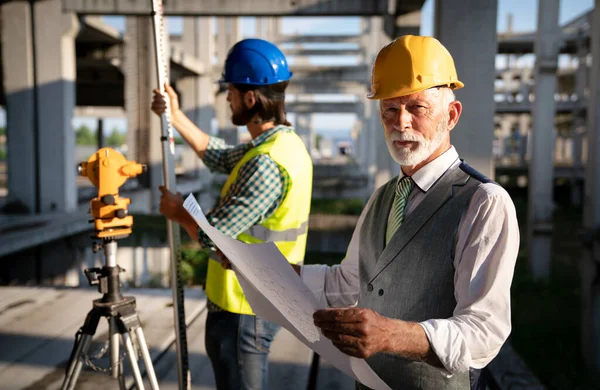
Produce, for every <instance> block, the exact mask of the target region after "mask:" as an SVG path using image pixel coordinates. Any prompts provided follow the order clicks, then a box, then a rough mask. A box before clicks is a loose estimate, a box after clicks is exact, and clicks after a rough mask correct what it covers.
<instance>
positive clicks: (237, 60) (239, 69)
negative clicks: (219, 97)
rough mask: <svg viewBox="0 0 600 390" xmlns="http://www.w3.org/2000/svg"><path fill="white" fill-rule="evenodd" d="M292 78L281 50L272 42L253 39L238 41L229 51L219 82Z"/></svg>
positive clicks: (253, 82) (263, 82) (255, 82)
mask: <svg viewBox="0 0 600 390" xmlns="http://www.w3.org/2000/svg"><path fill="white" fill-rule="evenodd" d="M291 77H292V72H290V70H289V68H288V64H287V60H286V59H285V56H284V55H283V53H282V52H281V50H279V49H278V48H277V46H275V45H274V44H272V43H271V42H268V41H265V40H262V39H254V38H252V39H244V40H242V41H239V42H238V43H236V44H235V45H233V47H232V48H231V50H229V54H227V59H226V60H225V71H224V72H223V77H222V78H221V80H219V82H221V83H231V84H249V85H269V84H276V83H279V82H282V81H287V80H289V79H290V78H291Z"/></svg>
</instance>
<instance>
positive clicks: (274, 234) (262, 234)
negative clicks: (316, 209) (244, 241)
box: [244, 221, 308, 242]
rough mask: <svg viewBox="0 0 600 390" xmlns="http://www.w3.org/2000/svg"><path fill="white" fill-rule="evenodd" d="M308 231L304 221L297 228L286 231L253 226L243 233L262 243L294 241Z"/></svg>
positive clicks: (306, 223)
mask: <svg viewBox="0 0 600 390" xmlns="http://www.w3.org/2000/svg"><path fill="white" fill-rule="evenodd" d="M307 230H308V221H305V222H303V223H302V225H300V227H299V228H291V229H287V230H269V229H267V228H266V227H264V226H262V225H254V226H252V227H251V228H250V229H248V230H246V231H245V232H244V233H245V234H248V235H249V236H252V237H254V238H257V239H259V240H261V241H264V242H277V241H296V239H297V238H298V237H300V236H301V235H303V234H306V231H307Z"/></svg>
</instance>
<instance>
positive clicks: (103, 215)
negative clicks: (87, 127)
mask: <svg viewBox="0 0 600 390" xmlns="http://www.w3.org/2000/svg"><path fill="white" fill-rule="evenodd" d="M78 169H79V174H80V175H81V176H86V177H87V178H88V179H90V181H91V182H92V184H93V185H94V186H96V187H98V197H96V198H94V199H92V201H91V208H90V212H91V214H92V216H93V217H94V228H95V230H96V236H97V237H98V238H109V237H113V238H115V239H118V238H121V236H127V235H129V234H130V233H131V226H132V225H133V217H132V216H130V215H129V212H128V208H127V207H128V206H129V204H130V202H131V201H130V200H129V199H128V198H123V197H120V196H119V187H121V186H122V185H123V184H125V181H127V179H129V178H133V177H136V176H137V175H139V174H141V173H142V172H144V171H145V170H146V166H145V165H142V164H138V163H136V162H133V161H127V160H126V159H125V157H124V156H123V155H122V154H121V153H119V152H117V151H115V150H113V149H111V148H102V149H100V150H98V151H97V152H96V153H94V154H93V155H92V156H91V157H90V159H89V160H88V161H87V162H83V163H81V164H79V168H78Z"/></svg>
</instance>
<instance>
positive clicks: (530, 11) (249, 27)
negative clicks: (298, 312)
mask: <svg viewBox="0 0 600 390" xmlns="http://www.w3.org/2000/svg"><path fill="white" fill-rule="evenodd" d="M538 1H543V0H498V18H497V31H498V32H505V31H506V29H507V21H508V15H509V14H512V18H513V31H514V32H530V31H535V30H536V23H537V12H538ZM593 3H594V0H562V1H560V14H559V23H561V24H563V23H565V22H568V21H569V20H571V19H573V18H575V17H577V16H579V15H581V14H582V13H584V12H587V11H588V10H590V9H591V8H592V7H593ZM433 14H434V0H426V1H425V4H424V6H423V8H422V13H421V16H422V17H421V31H420V33H421V35H433V17H434V15H433ZM241 19H242V21H241V23H242V35H243V37H251V36H254V34H255V30H256V24H255V21H254V18H252V17H243V18H241ZM104 21H105V22H106V23H108V24H111V25H112V26H114V27H116V28H117V29H119V30H120V31H123V30H124V29H125V19H124V17H105V18H104ZM167 25H168V28H169V32H170V33H171V34H181V33H182V30H183V18H181V17H170V18H169V20H168V24H167ZM359 28H360V18H359V17H310V18H309V17H285V18H283V20H282V23H281V32H282V34H292V33H299V34H306V35H311V34H314V35H356V34H358V33H359ZM342 45H343V44H341V45H338V46H336V47H339V48H342ZM350 45H352V44H350ZM314 46H318V44H314V45H313V47H314ZM305 47H306V48H310V47H311V45H305ZM356 61H357V59H356V58H355V57H352V56H350V57H348V56H343V57H342V56H337V57H332V56H319V57H313V58H311V62H312V63H313V64H315V65H318V64H328V65H333V66H335V65H348V64H353V63H356ZM530 61H532V59H530ZM290 64H293V59H290ZM497 64H498V63H497ZM3 116H4V115H3V113H2V115H0V123H3V122H4V118H3ZM312 117H313V127H314V128H315V129H329V131H328V133H330V132H331V131H333V132H335V131H336V130H338V131H340V132H348V131H349V129H350V128H352V126H353V125H354V122H355V120H356V116H355V115H354V114H313V116H312ZM290 119H291V121H292V123H293V121H294V119H295V118H294V117H293V116H291V117H290ZM81 124H86V125H87V126H89V127H90V128H92V129H95V128H96V120H95V119H93V118H75V119H74V121H73V125H74V128H77V127H79V125H81ZM125 126H126V123H125V121H124V120H123V119H110V118H106V119H105V122H104V128H105V129H107V130H108V131H110V130H111V129H113V128H117V129H119V130H121V131H123V130H124V129H125Z"/></svg>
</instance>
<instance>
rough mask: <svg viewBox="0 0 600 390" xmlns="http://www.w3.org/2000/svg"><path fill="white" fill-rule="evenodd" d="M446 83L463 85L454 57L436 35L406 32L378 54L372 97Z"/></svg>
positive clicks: (395, 94)
mask: <svg viewBox="0 0 600 390" xmlns="http://www.w3.org/2000/svg"><path fill="white" fill-rule="evenodd" d="M441 85H446V86H448V87H450V88H452V89H459V88H462V87H464V86H465V85H464V84H463V83H462V82H460V81H459V80H458V76H457V75H456V68H455V67H454V60H453V59H452V56H451V55H450V53H449V52H448V50H447V49H446V48H445V47H444V46H443V45H442V44H441V43H440V41H438V40H437V39H435V38H432V37H422V36H414V35H404V36H401V37H399V38H396V39H395V40H393V41H392V42H390V43H389V44H387V45H386V46H385V47H383V48H382V49H381V50H380V51H379V53H378V54H377V58H376V59H375V64H374V65H373V74H372V78H371V93H370V94H368V95H367V97H368V98H369V99H372V100H381V99H389V98H393V97H398V96H405V95H410V94H411V93H415V92H420V91H424V90H426V89H428V88H432V87H437V86H441Z"/></svg>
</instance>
